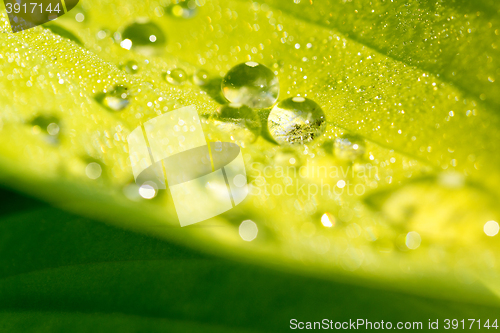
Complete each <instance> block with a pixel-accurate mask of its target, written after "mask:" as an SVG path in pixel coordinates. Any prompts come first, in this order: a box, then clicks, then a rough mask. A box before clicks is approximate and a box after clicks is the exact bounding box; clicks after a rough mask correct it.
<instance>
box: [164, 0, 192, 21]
mask: <svg viewBox="0 0 500 333" xmlns="http://www.w3.org/2000/svg"><path fill="white" fill-rule="evenodd" d="M165 11H166V12H167V13H169V14H170V16H172V17H176V18H182V19H189V18H192V17H194V16H195V15H196V14H197V13H198V6H197V5H196V2H195V1H194V0H188V1H181V2H179V3H176V4H172V5H170V6H168V7H167V8H166V9H165Z"/></svg>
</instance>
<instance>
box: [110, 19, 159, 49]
mask: <svg viewBox="0 0 500 333" xmlns="http://www.w3.org/2000/svg"><path fill="white" fill-rule="evenodd" d="M166 42H167V38H166V36H165V34H164V33H163V31H162V30H161V28H160V27H159V26H158V25H157V24H156V23H154V22H151V21H149V20H138V21H136V22H134V23H131V24H130V25H128V26H127V27H126V28H125V29H124V30H123V32H122V33H121V42H120V46H121V47H123V48H124V49H127V50H129V49H130V48H133V47H144V46H154V47H160V46H164V45H165V44H166Z"/></svg>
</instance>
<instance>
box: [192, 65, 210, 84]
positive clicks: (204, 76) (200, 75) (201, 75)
mask: <svg viewBox="0 0 500 333" xmlns="http://www.w3.org/2000/svg"><path fill="white" fill-rule="evenodd" d="M209 80H210V74H208V72H207V71H206V70H203V69H199V70H197V71H196V73H194V75H193V83H194V84H196V85H197V86H204V85H206V84H207V83H208V81H209Z"/></svg>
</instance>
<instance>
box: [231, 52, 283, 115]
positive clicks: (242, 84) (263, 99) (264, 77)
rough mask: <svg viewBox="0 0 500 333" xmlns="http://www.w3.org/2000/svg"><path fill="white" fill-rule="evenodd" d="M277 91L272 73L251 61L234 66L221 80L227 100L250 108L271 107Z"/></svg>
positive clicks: (275, 79)
mask: <svg viewBox="0 0 500 333" xmlns="http://www.w3.org/2000/svg"><path fill="white" fill-rule="evenodd" d="M279 89H280V87H279V82H278V77H277V76H276V75H275V74H274V72H273V71H272V70H270V69H269V68H267V67H266V66H264V65H261V64H259V63H256V62H253V61H248V62H246V63H243V64H239V65H236V66H234V67H233V68H231V69H230V70H229V72H227V74H226V76H225V77H224V80H222V92H223V94H224V96H225V97H226V98H227V100H229V101H230V102H232V103H239V104H244V105H248V106H249V107H251V108H267V107H270V106H272V105H273V104H274V103H276V100H277V99H278V94H279Z"/></svg>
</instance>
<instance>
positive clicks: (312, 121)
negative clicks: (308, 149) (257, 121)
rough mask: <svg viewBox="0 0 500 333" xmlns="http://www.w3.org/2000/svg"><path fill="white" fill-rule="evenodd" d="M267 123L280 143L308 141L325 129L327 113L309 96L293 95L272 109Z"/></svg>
mask: <svg viewBox="0 0 500 333" xmlns="http://www.w3.org/2000/svg"><path fill="white" fill-rule="evenodd" d="M267 125H268V127H269V132H270V133H271V135H272V136H273V138H274V140H276V141H277V142H278V143H279V144H293V143H306V142H310V141H312V140H314V139H315V138H316V137H318V136H319V135H321V134H322V133H323V132H324V131H325V129H326V122H325V113H324V112H323V110H322V109H321V107H320V106H319V105H318V104H316V103H315V102H314V101H312V100H310V99H308V98H304V97H292V98H288V99H285V100H284V101H281V102H280V103H279V104H278V105H276V106H275V107H274V108H273V109H272V110H271V113H270V114H269V118H268V121H267Z"/></svg>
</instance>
